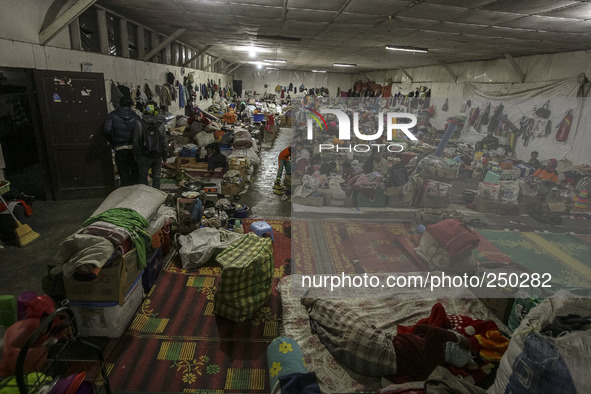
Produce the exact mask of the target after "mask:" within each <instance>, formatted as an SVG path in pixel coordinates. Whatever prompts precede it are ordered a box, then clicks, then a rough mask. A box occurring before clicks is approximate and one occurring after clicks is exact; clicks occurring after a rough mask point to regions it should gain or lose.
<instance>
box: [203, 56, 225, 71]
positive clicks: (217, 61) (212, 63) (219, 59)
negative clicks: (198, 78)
mask: <svg viewBox="0 0 591 394" xmlns="http://www.w3.org/2000/svg"><path fill="white" fill-rule="evenodd" d="M222 60H224V59H222V58H221V57H219V58H217V59H216V60H215V61H213V62H211V63H209V64H208V65H207V67H205V68H204V69H203V71H207V70H209V69H210V68H212V67H213V66H215V65H216V64H218V63H219V62H221V61H222Z"/></svg>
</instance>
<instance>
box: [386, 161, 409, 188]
mask: <svg viewBox="0 0 591 394" xmlns="http://www.w3.org/2000/svg"><path fill="white" fill-rule="evenodd" d="M406 182H408V173H407V172H406V167H405V166H404V164H402V163H397V164H394V165H393V166H392V167H390V172H389V174H388V187H398V186H403V185H405V184H406Z"/></svg>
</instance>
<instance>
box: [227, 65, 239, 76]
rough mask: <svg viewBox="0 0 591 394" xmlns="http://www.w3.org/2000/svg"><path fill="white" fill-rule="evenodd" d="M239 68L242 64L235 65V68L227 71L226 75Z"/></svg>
mask: <svg viewBox="0 0 591 394" xmlns="http://www.w3.org/2000/svg"><path fill="white" fill-rule="evenodd" d="M240 66H242V63H240V64H239V65H237V66H236V67H234V68H233V69H231V70H230V71H228V74H231V73H232V71H234V70H236V69H237V68H238V67H240Z"/></svg>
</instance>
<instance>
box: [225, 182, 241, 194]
mask: <svg viewBox="0 0 591 394" xmlns="http://www.w3.org/2000/svg"><path fill="white" fill-rule="evenodd" d="M242 190H244V182H240V183H226V182H222V190H221V193H222V194H225V195H229V196H235V195H236V194H238V193H240V192H241V191H242Z"/></svg>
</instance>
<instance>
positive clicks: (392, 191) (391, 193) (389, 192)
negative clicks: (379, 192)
mask: <svg viewBox="0 0 591 394" xmlns="http://www.w3.org/2000/svg"><path fill="white" fill-rule="evenodd" d="M402 188H404V186H390V187H389V188H387V189H386V196H388V197H395V196H401V195H402Z"/></svg>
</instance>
